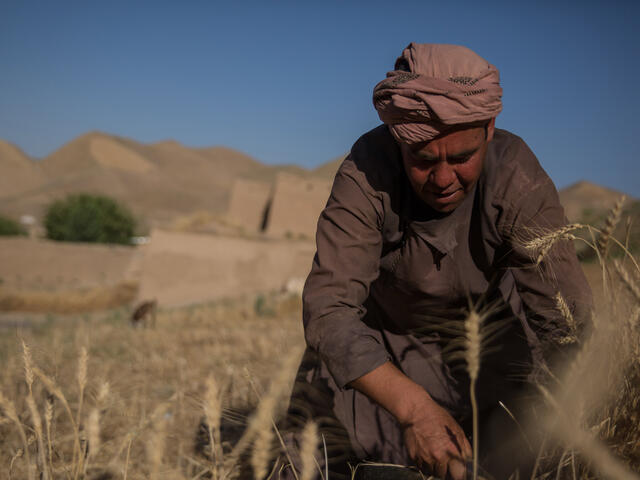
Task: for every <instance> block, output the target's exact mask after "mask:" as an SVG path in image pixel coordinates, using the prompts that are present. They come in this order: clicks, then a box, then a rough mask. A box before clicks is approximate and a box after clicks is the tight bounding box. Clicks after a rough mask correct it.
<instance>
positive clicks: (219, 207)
mask: <svg viewBox="0 0 640 480" xmlns="http://www.w3.org/2000/svg"><path fill="white" fill-rule="evenodd" d="M0 169H1V172H2V175H0V212H1V213H5V214H8V215H11V216H13V217H17V216H19V215H22V214H31V215H36V216H38V217H39V216H41V215H42V214H43V212H44V208H45V207H46V205H47V204H49V203H50V202H51V201H52V200H54V199H57V198H62V197H64V196H65V195H67V194H70V193H79V192H91V193H99V194H105V195H109V196H112V197H114V198H116V199H118V200H120V201H122V202H123V203H125V204H127V205H128V206H130V207H131V208H132V209H133V210H134V212H135V213H136V214H137V215H139V216H141V217H144V218H146V219H148V221H149V222H150V223H152V224H157V223H164V222H167V221H172V219H175V218H176V217H179V216H184V215H189V214H192V213H194V212H198V211H206V212H209V213H212V214H214V215H216V214H223V213H224V212H226V211H227V208H228V203H229V197H230V192H231V189H232V186H233V184H234V183H235V181H236V179H240V178H244V179H250V180H253V181H259V182H264V183H265V184H272V183H273V182H274V181H275V179H276V177H277V176H278V175H279V174H280V173H283V172H284V173H288V174H293V175H298V176H300V177H303V178H309V177H315V176H316V174H315V173H314V172H312V171H309V170H305V169H302V168H300V167H297V166H293V165H279V166H270V165H264V164H262V163H260V162H258V161H257V160H255V159H253V158H251V157H250V156H248V155H245V154H243V153H241V152H238V151H235V150H232V149H230V148H225V147H209V148H190V147H187V146H184V145H182V144H180V143H179V142H176V141H163V142H158V143H154V144H142V143H139V142H136V141H134V140H131V139H127V138H123V137H118V136H114V135H107V134H105V133H101V132H90V133H87V134H84V135H82V136H80V137H78V138H76V139H74V140H72V141H71V142H69V143H67V144H65V145H63V146H62V147H61V148H60V149H58V150H57V151H55V152H53V153H52V154H50V155H49V156H47V157H45V158H44V159H42V161H33V160H32V159H30V158H29V157H27V156H26V155H25V154H24V153H22V152H21V151H20V150H19V149H17V148H16V147H14V146H13V145H10V144H8V143H6V142H2V143H0Z"/></svg>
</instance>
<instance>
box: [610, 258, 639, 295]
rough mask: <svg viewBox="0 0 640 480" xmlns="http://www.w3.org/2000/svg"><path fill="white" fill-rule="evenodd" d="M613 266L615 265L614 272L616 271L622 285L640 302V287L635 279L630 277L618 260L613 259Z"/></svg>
mask: <svg viewBox="0 0 640 480" xmlns="http://www.w3.org/2000/svg"><path fill="white" fill-rule="evenodd" d="M613 266H614V267H615V269H616V272H618V275H619V276H620V279H621V280H622V283H624V285H625V286H626V287H627V289H628V290H629V291H630V292H631V293H632V294H633V296H634V297H635V298H636V300H637V301H638V302H640V287H639V286H638V284H637V283H636V282H635V280H634V279H633V278H631V275H630V274H629V272H628V270H627V269H626V268H624V266H623V265H622V263H620V262H619V261H618V260H614V261H613Z"/></svg>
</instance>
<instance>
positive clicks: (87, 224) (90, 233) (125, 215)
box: [44, 193, 136, 245]
mask: <svg viewBox="0 0 640 480" xmlns="http://www.w3.org/2000/svg"><path fill="white" fill-rule="evenodd" d="M44 225H45V228H46V230H47V238H50V239H52V240H59V241H67V242H96V243H119V244H124V245H129V244H130V243H131V237H133V236H134V232H135V229H136V221H135V219H134V217H133V215H132V214H131V212H130V211H129V210H128V209H127V208H126V207H124V206H122V205H120V204H118V203H117V202H116V201H115V200H113V199H111V198H109V197H105V196H101V195H88V194H84V193H82V194H76V195H69V196H68V197H67V198H65V199H63V200H57V201H55V202H53V203H52V204H51V205H50V206H49V208H48V209H47V213H46V214H45V219H44Z"/></svg>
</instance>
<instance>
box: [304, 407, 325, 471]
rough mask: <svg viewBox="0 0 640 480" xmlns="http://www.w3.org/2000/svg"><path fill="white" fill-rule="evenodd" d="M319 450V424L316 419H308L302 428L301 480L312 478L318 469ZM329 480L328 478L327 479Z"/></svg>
mask: <svg viewBox="0 0 640 480" xmlns="http://www.w3.org/2000/svg"><path fill="white" fill-rule="evenodd" d="M317 450H318V425H317V424H316V423H315V422H314V421H311V420H310V421H308V422H307V423H306V425H305V426H304V429H303V430H302V446H301V448H300V461H301V463H302V472H301V474H300V480H312V479H313V477H314V474H315V471H316V467H317V462H316V452H317ZM325 480H328V479H325Z"/></svg>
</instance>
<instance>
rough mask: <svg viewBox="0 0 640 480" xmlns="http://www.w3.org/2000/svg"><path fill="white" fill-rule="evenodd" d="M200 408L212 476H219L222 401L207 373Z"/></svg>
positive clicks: (215, 384)
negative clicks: (208, 447) (205, 430)
mask: <svg viewBox="0 0 640 480" xmlns="http://www.w3.org/2000/svg"><path fill="white" fill-rule="evenodd" d="M202 408H203V410H204V415H205V418H206V422H207V431H208V433H209V441H210V442H211V463H212V465H213V468H212V473H213V475H214V478H219V476H220V469H221V467H222V446H221V438H220V418H221V416H222V403H221V401H220V390H219V388H218V384H217V383H216V381H215V378H213V375H209V377H208V378H207V382H206V390H205V396H204V401H203V402H202Z"/></svg>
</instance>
